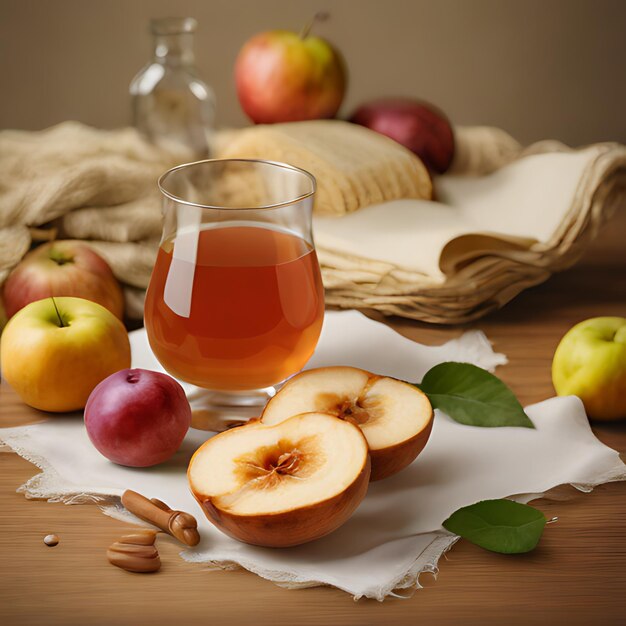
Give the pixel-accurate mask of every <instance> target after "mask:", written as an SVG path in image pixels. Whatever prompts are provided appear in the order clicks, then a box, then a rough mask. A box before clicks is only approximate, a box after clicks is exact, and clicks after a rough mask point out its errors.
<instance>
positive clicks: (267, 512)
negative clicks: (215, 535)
mask: <svg viewBox="0 0 626 626" xmlns="http://www.w3.org/2000/svg"><path fill="white" fill-rule="evenodd" d="M369 476H370V459H369V454H368V447H367V442H366V441H365V438H364V437H363V434H362V433H361V431H360V430H359V429H358V428H356V427H355V426H354V425H353V424H350V423H349V422H344V421H341V420H338V419H336V418H335V417H333V416H331V415H327V414H323V413H307V414H304V415H296V416H294V417H291V418H290V419H288V420H285V421H282V422H281V423H279V424H276V425H275V426H267V425H266V424H263V423H261V422H260V421H258V420H256V421H252V422H249V423H248V424H246V425H244V426H240V427H238V428H234V429H232V430H228V431H225V432H223V433H220V434H219V435H216V436H215V437H213V438H212V439H209V440H208V441H207V442H206V443H204V444H203V445H202V446H201V447H200V448H198V450H197V451H196V452H195V454H194V455H193V457H192V459H191V462H190V463H189V469H188V472H187V477H188V479H189V486H190V488H191V492H192V494H193V495H194V497H195V498H196V500H197V501H198V502H199V504H200V506H201V507H202V510H203V511H204V513H205V515H206V516H207V518H208V519H209V521H211V522H212V523H213V524H214V525H215V526H217V527H218V528H219V529H220V530H221V531H223V532H225V533H226V534H227V535H230V536H231V537H233V538H235V539H238V540H239V541H243V542H245V543H250V544H253V545H257V546H267V547H274V548H284V547H288V546H296V545H299V544H302V543H306V542H308V541H313V540H314V539H319V538H320V537H323V536H324V535H327V534H328V533H330V532H332V531H333V530H335V529H336V528H338V527H339V526H341V525H342V524H343V523H344V522H345V521H346V520H347V519H348V518H349V517H350V515H352V513H353V511H354V510H355V509H356V507H357V506H358V505H359V503H360V502H361V500H363V498H364V497H365V494H366V493H367V487H368V484H369Z"/></svg>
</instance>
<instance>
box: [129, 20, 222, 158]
mask: <svg viewBox="0 0 626 626" xmlns="http://www.w3.org/2000/svg"><path fill="white" fill-rule="evenodd" d="M196 26H197V22H196V20H195V19H193V18H190V17H183V18H178V17H170V18H163V19H155V20H152V21H151V23H150V27H151V32H152V35H153V38H154V56H153V59H152V61H151V62H150V63H148V65H146V66H145V67H144V68H143V69H142V70H141V71H140V72H139V73H138V74H137V75H136V76H135V78H133V80H132V82H131V84H130V95H131V97H132V107H133V123H134V125H135V126H136V127H137V128H138V129H139V130H140V131H141V132H142V133H143V134H144V135H146V136H147V137H148V139H150V140H151V141H153V142H154V143H156V144H157V145H160V146H163V147H165V148H168V147H170V148H172V149H176V148H177V147H180V146H183V147H186V148H190V149H191V150H192V151H193V153H194V154H195V155H197V156H201V157H204V156H210V155H211V139H212V134H213V124H214V120H215V96H214V94H213V90H212V89H211V87H209V85H207V84H206V83H205V82H204V81H203V80H202V79H201V78H200V77H199V76H198V72H197V69H196V67H195V60H194V53H193V35H194V32H195V30H196Z"/></svg>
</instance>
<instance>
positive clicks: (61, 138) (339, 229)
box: [0, 122, 626, 323]
mask: <svg viewBox="0 0 626 626" xmlns="http://www.w3.org/2000/svg"><path fill="white" fill-rule="evenodd" d="M237 134H238V132H237V131H232V130H230V131H223V132H221V133H219V134H218V142H217V152H218V155H219V154H225V153H227V152H228V148H229V145H232V143H233V142H234V141H235V140H236V137H237ZM456 144H457V148H456V156H455V161H454V163H453V166H452V168H451V171H450V172H449V173H448V174H446V175H445V176H442V177H439V178H437V179H435V185H434V186H435V195H436V201H432V202H430V201H420V200H398V201H394V202H391V203H389V202H388V203H385V204H378V205H370V206H368V207H365V208H363V209H361V210H359V211H355V212H353V213H350V214H348V215H345V216H342V217H324V216H316V219H315V224H314V229H315V237H316V243H317V246H318V252H319V255H318V256H319V259H320V264H321V266H322V273H323V278H324V284H325V287H326V295H327V301H328V303H329V304H331V305H335V306H338V307H343V308H354V307H359V308H362V307H367V308H373V309H376V310H378V311H381V312H382V313H384V314H387V315H400V316H403V317H410V318H415V319H420V320H424V321H430V322H439V323H459V322H465V321H468V320H472V319H476V318H478V317H480V316H482V315H484V314H485V313H487V312H489V311H491V310H493V309H495V308H497V307H500V306H502V305H503V304H505V303H506V302H508V301H509V300H510V299H511V298H513V297H514V296H515V295H516V294H518V293H519V292H520V291H521V290H523V289H525V288H526V287H528V286H531V285H535V284H537V283H539V282H542V281H544V280H546V279H547V278H548V277H549V276H550V274H551V273H552V272H555V271H558V270H560V269H563V268H565V267H568V266H569V265H571V264H572V263H574V262H575V261H576V259H577V258H578V257H579V256H580V254H581V253H582V251H583V250H584V248H585V245H586V244H587V243H588V241H589V240H590V239H591V238H592V237H593V236H594V235H595V234H596V233H597V231H598V228H599V227H600V225H601V224H602V223H603V222H604V221H605V220H606V219H608V217H609V216H610V214H611V212H612V211H613V210H615V208H616V207H617V206H618V204H619V203H620V202H621V201H623V198H624V193H625V190H626V148H625V147H624V146H620V145H616V144H598V145H594V146H590V147H588V148H584V149H582V150H571V149H569V148H567V147H566V146H564V145H562V144H560V143H558V142H553V141H545V142H540V143H538V144H534V145H533V146H530V147H528V148H522V146H521V145H520V144H519V143H517V142H516V141H515V140H514V139H513V138H512V137H510V135H508V134H507V133H506V132H504V131H502V130H500V129H495V128H489V127H458V128H457V129H456ZM190 158H191V155H189V154H185V153H182V152H181V153H171V152H164V151H163V150H162V149H158V148H156V147H154V146H152V145H150V144H148V143H147V142H145V141H144V140H143V139H142V138H141V137H140V136H139V135H138V134H137V133H136V132H135V131H134V130H132V129H122V130H117V131H102V130H96V129H93V128H89V127H87V126H84V125H82V124H78V123H75V122H65V123H63V124H60V125H58V126H55V127H53V128H50V129H48V130H45V131H40V132H25V131H2V132H0V284H1V283H2V282H3V281H4V279H5V278H6V276H7V275H8V273H9V271H10V270H11V269H12V268H13V267H14V266H15V265H16V264H17V263H18V262H19V260H20V259H21V258H22V257H23V255H24V254H25V253H26V252H27V251H28V249H29V247H30V245H31V242H32V241H33V240H35V241H36V240H38V239H49V238H51V237H59V238H66V239H80V240H82V241H85V242H86V243H87V244H88V245H90V246H92V247H93V248H94V249H96V250H97V251H98V252H99V253H100V254H101V255H102V256H103V257H104V258H105V259H106V260H107V261H108V263H109V264H110V265H111V267H112V268H113V271H114V273H115V274H116V276H117V277H118V278H119V279H120V280H121V281H122V282H123V283H124V284H125V286H126V287H127V289H126V293H127V311H128V313H129V314H130V315H131V316H133V317H141V315H142V310H141V309H142V299H141V294H142V290H143V289H145V287H146V286H147V284H148V281H149V279H150V273H151V268H152V265H153V263H154V259H155V256H156V248H157V245H158V241H159V238H160V230H161V214H160V199H159V194H158V191H157V188H156V180H157V178H158V176H159V175H160V174H161V173H162V172H163V171H165V170H166V169H168V168H169V167H171V166H172V165H175V164H177V163H181V162H184V161H187V160H189V159H190Z"/></svg>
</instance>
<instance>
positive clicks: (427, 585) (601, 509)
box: [0, 207, 626, 626]
mask: <svg viewBox="0 0 626 626" xmlns="http://www.w3.org/2000/svg"><path fill="white" fill-rule="evenodd" d="M624 209H625V210H623V211H622V212H621V214H620V215H619V216H618V217H617V218H616V219H615V220H614V221H613V222H612V223H611V224H610V225H609V228H607V229H606V230H605V232H604V233H603V235H602V236H601V237H600V239H599V240H598V242H597V243H596V244H595V245H594V247H593V248H592V249H591V250H590V251H589V253H588V254H587V255H586V257H585V259H583V261H582V262H581V263H580V264H579V265H578V266H577V267H576V268H574V269H571V270H569V271H567V272H564V273H562V274H560V275H558V276H555V277H554V278H552V279H551V280H550V281H549V282H548V283H546V284H544V285H542V286H540V287H537V288H535V289H532V290H530V291H528V292H526V293H524V294H522V295H521V296H519V297H518V298H517V299H516V300H515V301H514V302H512V303H511V304H510V305H509V306H507V307H506V308H505V309H504V310H502V311H499V312H498V313H495V314H493V315H491V316H490V317H488V318H486V319H484V320H482V321H480V322H478V323H477V324H474V325H471V326H467V328H480V329H482V330H484V331H485V332H486V333H487V335H488V337H489V338H490V339H491V340H492V341H493V342H494V347H495V349H496V350H499V351H502V352H504V353H506V354H507V355H508V357H509V361H510V362H509V364H508V365H506V366H504V367H502V368H501V369H500V370H499V374H500V375H501V376H502V377H503V378H504V380H506V382H507V383H508V384H509V385H511V387H512V388H513V389H514V390H515V392H516V393H517V394H518V396H519V398H520V399H521V401H522V403H524V404H528V403H532V402H536V401H539V400H542V399H545V398H547V397H550V396H552V395H553V394H554V391H553V389H552V385H551V382H550V363H551V358H552V354H553V351H554V348H555V347H556V345H557V343H558V341H559V339H560V337H561V336H562V335H563V334H564V333H565V331H566V330H567V329H569V328H570V327H571V326H572V325H573V324H574V323H576V322H578V321H580V320H583V319H585V318H587V317H592V316H596V315H626V245H625V244H624V241H625V239H626V207H624ZM390 323H391V325H392V326H393V327H394V328H395V329H397V330H398V331H399V332H401V333H402V334H404V335H406V336H408V337H411V338H413V339H416V340H418V341H421V342H424V343H432V344H435V343H441V342H443V341H445V340H447V339H450V338H452V337H454V336H457V335H459V334H460V333H461V332H462V331H463V330H465V327H464V328H461V327H456V328H441V327H430V326H426V325H423V324H418V323H414V322H409V321H406V320H390ZM40 418H41V416H40V415H39V414H38V413H37V412H35V411H31V410H28V409H26V408H25V407H24V406H23V405H22V404H21V403H20V402H19V400H18V399H16V398H15V396H14V394H12V392H11V391H10V390H9V389H7V388H6V386H4V385H3V387H2V389H1V390H0V425H3V426H9V425H14V424H18V423H25V422H28V421H29V420H32V419H40ZM594 431H595V432H596V434H597V435H598V437H599V438H600V439H601V440H602V441H604V442H605V443H607V444H608V445H610V446H612V447H613V448H616V449H618V450H620V451H621V452H625V451H626V424H624V423H622V424H612V425H600V424H596V425H594ZM69 445H71V442H68V446H69ZM529 462H532V459H529ZM33 473H34V471H33V466H32V465H30V464H29V463H28V462H26V461H25V460H23V459H21V458H19V457H17V456H16V455H14V454H8V453H7V454H0V511H1V513H0V525H1V532H0V611H1V612H2V613H1V614H2V618H3V619H2V621H3V623H5V624H8V625H13V624H15V625H17V624H63V625H74V624H76V625H80V626H84V625H89V626H96V625H100V624H102V625H111V624H128V625H133V626H136V625H143V624H172V623H177V624H185V625H188V624H203V625H209V624H212V625H221V624H256V625H258V626H261V625H263V624H271V625H272V626H280V625H281V624H290V625H292V624H298V625H302V626H306V625H309V624H331V625H334V624H386V625H391V624H393V625H398V624H414V623H417V622H421V623H428V624H456V623H460V622H464V623H466V624H503V623H507V624H529V623H530V624H539V623H541V624H544V623H545V624H561V623H567V624H568V625H573V624H603V625H604V624H623V623H624V620H625V619H626V618H625V616H624V613H625V611H624V607H625V604H624V595H625V593H626V485H625V484H624V483H613V484H609V485H603V486H601V487H598V488H597V489H596V490H595V491H594V492H593V493H591V494H588V495H587V494H580V493H578V492H575V491H574V490H573V489H571V488H562V489H560V490H558V492H557V493H556V494H555V495H557V496H558V498H559V499H557V500H551V501H546V500H541V501H538V502H537V503H536V504H537V506H539V507H540V508H541V509H542V510H543V511H544V512H545V513H546V515H548V516H558V518H559V521H558V523H556V524H551V525H549V526H548V527H547V529H546V531H545V534H544V537H543V538H542V540H541V543H540V545H539V547H538V548H537V549H536V550H535V551H534V552H532V553H530V554H528V555H518V556H501V555H497V554H492V553H488V552H485V551H482V550H480V549H479V548H476V547H474V546H472V545H470V544H468V543H467V542H464V541H460V542H459V543H458V544H457V545H456V546H455V547H454V548H453V549H452V550H451V551H450V552H449V553H448V555H447V556H446V557H445V558H443V559H442V561H441V563H440V573H439V576H438V580H437V581H436V582H435V581H434V580H433V578H432V577H431V576H429V575H425V576H423V577H422V580H421V582H422V584H423V585H424V588H423V589H421V590H419V591H417V592H416V593H415V595H414V596H413V597H412V598H411V599H408V600H397V599H389V600H387V601H385V602H384V603H378V602H375V601H370V600H361V601H359V602H356V603H355V602H353V601H352V599H351V598H350V597H349V596H348V595H347V594H345V593H343V592H340V591H337V590H334V589H330V588H315V589H304V590H285V589H281V588H279V587H277V586H275V585H274V584H272V583H269V582H267V581H264V580H262V579H260V578H258V577H256V576H254V575H253V574H250V573H248V572H244V571H207V567H206V566H203V565H191V564H188V563H185V562H184V561H182V559H180V558H178V557H177V552H178V551H179V548H178V546H177V545H176V544H175V542H174V541H173V540H171V539H170V538H166V537H164V538H161V539H160V540H159V551H160V553H161V557H162V560H163V568H162V570H161V571H160V572H159V573H157V574H153V575H137V574H129V573H127V572H123V571H121V570H119V569H117V568H114V567H111V566H110V565H108V563H107V562H106V557H105V552H106V548H107V546H108V545H109V544H111V543H112V542H113V541H115V540H116V539H117V538H118V537H119V536H120V535H122V534H123V533H124V532H126V531H127V530H128V525H126V524H123V523H121V522H118V521H115V520H112V519H110V518H107V517H105V516H104V515H102V514H101V513H100V511H99V510H98V507H97V506H95V505H85V506H65V505H63V504H48V503H45V502H40V501H29V500H26V499H24V497H23V496H22V495H21V494H18V493H15V489H16V487H17V486H19V485H20V484H22V483H23V482H24V481H26V480H27V479H28V478H29V477H30V476H32V475H33ZM48 533H55V534H57V535H59V537H60V540H61V541H60V543H59V545H58V546H56V547H54V548H49V547H47V546H45V545H44V543H43V538H44V536H45V535H46V534H48Z"/></svg>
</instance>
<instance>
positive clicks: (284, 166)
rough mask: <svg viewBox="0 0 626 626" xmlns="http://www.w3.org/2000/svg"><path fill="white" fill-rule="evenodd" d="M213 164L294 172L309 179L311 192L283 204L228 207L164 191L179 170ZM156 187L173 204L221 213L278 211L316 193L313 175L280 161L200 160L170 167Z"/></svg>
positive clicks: (315, 182)
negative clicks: (169, 179)
mask: <svg viewBox="0 0 626 626" xmlns="http://www.w3.org/2000/svg"><path fill="white" fill-rule="evenodd" d="M213 163H262V164H263V165H272V166H275V167H279V168H282V169H285V170H290V171H292V172H296V173H298V174H302V175H304V176H305V177H306V178H308V179H309V182H310V183H311V190H310V191H308V192H307V193H304V194H301V195H299V196H298V197H296V198H293V199H291V200H285V201H283V202H276V203H274V204H264V205H258V206H245V207H229V206H219V205H212V204H200V203H198V202H192V201H191V200H185V199H184V198H180V197H179V196H177V195H175V194H173V193H171V192H169V191H168V190H167V189H165V187H164V184H165V182H166V179H167V178H168V177H169V176H170V175H172V174H175V173H176V172H178V171H179V170H183V169H187V168H190V167H194V166H198V165H205V164H213ZM157 185H158V187H159V191H160V192H161V193H162V194H163V195H164V196H165V197H166V198H169V199H170V200H173V201H174V202H177V203H178V204H185V205H187V206H194V207H198V208H200V209H214V210H221V211H263V210H267V209H279V208H281V207H286V206H290V205H292V204H297V203H298V202H302V200H306V198H310V197H311V196H313V195H314V194H315V192H316V191H317V181H316V179H315V176H313V174H311V173H310V172H307V171H306V170H303V169H302V168H300V167H296V166H295V165H290V164H289V163H282V162H281V161H269V160H267V159H243V158H239V159H237V158H232V159H202V160H200V161H190V162H189V163H181V164H180V165H177V166H176V167H172V168H170V169H169V170H167V172H164V173H163V174H161V176H159V180H158V182H157Z"/></svg>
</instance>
